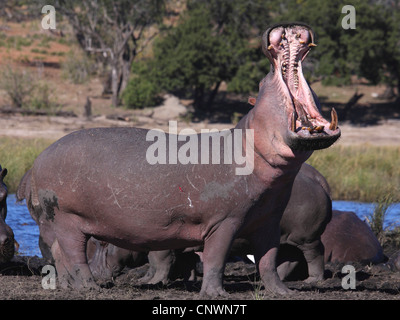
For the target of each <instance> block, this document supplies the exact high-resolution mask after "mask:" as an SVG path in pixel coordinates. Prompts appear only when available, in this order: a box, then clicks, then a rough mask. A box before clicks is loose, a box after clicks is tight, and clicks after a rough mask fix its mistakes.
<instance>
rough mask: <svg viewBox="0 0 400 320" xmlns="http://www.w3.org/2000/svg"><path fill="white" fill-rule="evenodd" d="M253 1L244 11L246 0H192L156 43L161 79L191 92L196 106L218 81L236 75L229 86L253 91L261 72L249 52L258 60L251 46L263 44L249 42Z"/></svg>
mask: <svg viewBox="0 0 400 320" xmlns="http://www.w3.org/2000/svg"><path fill="white" fill-rule="evenodd" d="M257 3H258V2H257V1H254V2H251V4H252V5H251V6H250V9H251V10H250V11H249V12H247V11H246V10H245V8H249V3H247V2H246V3H244V2H243V1H229V2H228V1H221V0H213V1H207V2H205V1H190V2H189V3H188V10H187V11H186V12H185V13H184V14H183V15H182V17H181V19H180V21H179V24H178V25H177V26H176V27H175V28H172V29H171V30H169V31H168V32H167V33H166V34H165V35H164V36H163V37H161V38H160V39H159V40H158V41H157V42H156V43H155V45H154V64H155V66H156V68H154V71H155V78H157V79H159V80H158V81H159V85H160V86H161V87H162V88H163V89H164V90H168V91H172V92H175V93H179V94H181V95H184V96H192V97H193V98H194V106H195V107H197V108H200V109H207V108H209V107H210V106H211V105H212V103H213V100H214V98H215V95H216V92H217V91H218V88H219V85H220V84H221V83H222V82H223V81H225V82H227V83H229V82H230V81H231V80H232V79H234V78H235V77H236V78H235V81H234V83H233V84H232V85H231V87H230V89H231V90H232V91H235V92H238V91H240V92H243V91H247V92H248V91H256V90H257V89H258V82H259V81H260V76H261V74H260V72H257V70H256V67H257V63H254V62H252V61H251V60H250V57H252V58H254V57H256V60H259V57H257V54H254V52H255V51H257V52H260V51H261V50H260V49H259V45H257V46H256V47H257V48H256V49H255V48H252V47H251V46H250V38H249V37H250V33H249V30H250V29H251V28H250V26H251V23H253V20H251V19H250V16H249V15H251V12H255V8H256V6H255V4H257ZM245 4H246V6H245ZM257 8H259V7H257ZM245 12H246V14H244V13H245ZM247 16H249V17H248V18H247ZM241 66H245V67H242V68H240V67H241ZM239 69H240V72H239V73H238V71H239ZM255 78H257V79H255ZM243 79H247V84H244V83H243Z"/></svg>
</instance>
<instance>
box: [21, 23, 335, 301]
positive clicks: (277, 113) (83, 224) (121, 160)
mask: <svg viewBox="0 0 400 320" xmlns="http://www.w3.org/2000/svg"><path fill="white" fill-rule="evenodd" d="M313 40H314V35H313V33H312V31H311V29H310V28H309V27H308V26H306V25H303V24H300V23H291V24H290V23H289V24H284V25H276V26H274V27H272V28H270V29H268V30H267V31H266V32H265V33H264V35H263V38H262V48H263V51H264V53H265V54H266V55H267V57H268V59H269V60H270V62H271V68H270V72H269V73H268V75H267V76H266V77H265V78H264V79H263V80H262V81H261V82H260V86H259V94H258V97H257V101H256V103H255V106H254V107H253V108H252V109H251V110H250V111H249V113H248V114H247V115H246V116H244V117H243V118H242V119H241V121H240V122H239V123H238V124H237V125H236V127H235V128H233V129H231V130H228V131H222V132H221V133H219V132H218V133H215V132H211V133H206V134H205V133H202V134H192V135H185V136H182V135H180V136H179V137H178V136H176V135H175V133H171V134H162V133H160V132H159V131H157V132H158V133H156V132H155V130H145V129H139V128H95V129H87V130H80V131H76V132H73V133H71V134H69V135H67V136H65V137H63V138H61V139H60V140H58V141H56V142H55V143H54V144H52V145H51V146H49V147H48V148H47V149H46V150H44V151H43V152H42V153H41V154H40V155H39V156H38V157H37V158H36V160H35V161H34V164H33V167H32V168H31V169H30V170H29V171H28V172H27V173H26V174H25V175H24V177H23V178H22V181H21V182H20V185H19V188H18V191H17V197H18V199H23V198H25V199H27V206H28V208H29V211H30V213H31V215H32V217H33V218H34V219H35V220H36V222H37V223H38V225H39V229H40V233H41V237H42V239H41V241H42V242H44V243H46V245H48V246H49V247H50V248H51V253H52V256H53V257H54V259H55V265H56V269H57V273H58V278H59V283H60V284H61V286H63V287H66V286H71V287H74V288H81V287H93V286H96V283H95V281H94V278H93V275H92V273H91V271H90V268H89V266H88V261H87V256H86V244H87V241H88V239H89V238H90V237H94V238H96V239H98V240H101V241H105V242H109V243H111V244H113V245H116V246H118V247H121V248H124V249H128V250H133V251H152V250H154V251H157V250H166V249H179V248H186V247H191V246H198V245H204V251H203V271H204V277H203V282H202V287H201V291H200V293H201V294H202V295H209V296H218V295H226V292H225V290H224V289H223V286H222V277H223V273H224V267H225V261H226V257H227V255H228V253H229V249H230V247H231V244H232V242H233V239H234V238H236V237H239V236H241V237H245V238H249V240H250V242H251V245H252V247H253V248H254V252H255V260H256V264H257V269H258V271H259V273H260V276H261V278H262V280H263V283H264V285H265V287H266V288H267V289H268V290H270V291H272V292H276V293H280V294H284V293H289V292H290V291H289V289H288V288H287V287H286V286H285V285H284V284H283V283H282V281H281V280H280V279H279V276H278V273H277V271H276V265H275V260H276V255H277V252H278V246H279V238H280V229H279V223H280V219H281V216H282V214H283V211H284V209H285V208H286V204H287V202H288V201H289V198H290V193H291V189H292V185H293V182H294V179H295V177H296V175H297V173H298V171H299V170H300V167H301V165H302V164H303V163H304V162H305V161H306V160H307V159H308V158H309V157H310V155H311V154H312V152H313V150H316V149H322V148H327V147H329V146H330V145H332V144H333V143H334V142H335V141H336V140H337V139H338V138H339V136H340V129H339V128H338V126H337V115H336V112H335V111H334V109H332V112H331V118H332V119H331V121H327V120H326V119H324V118H323V117H322V115H321V114H320V111H319V109H320V107H319V102H318V99H317V97H316V95H315V94H314V93H313V92H312V91H311V89H310V87H309V86H308V84H307V82H306V80H305V78H304V76H303V73H302V61H303V59H304V58H305V56H306V55H307V54H308V52H309V51H310V49H311V47H312V46H313ZM210 138H211V139H210ZM185 139H186V140H185ZM155 140H157V141H156V142H157V143H155V142H154V141H155ZM187 140H188V141H187ZM210 140H213V142H219V148H218V149H217V151H219V153H217V152H215V148H213V152H212V153H211V152H208V155H207V153H206V154H205V153H204V150H203V149H201V146H204V145H206V146H207V145H209V143H210ZM227 140H228V141H230V142H231V143H225V142H226V141H227ZM166 141H168V142H169V143H166ZM171 141H172V143H171ZM195 141H197V142H198V143H197V146H196V148H193V145H196V144H195V143H194V142H195ZM163 142H164V143H163ZM221 142H222V143H221ZM156 146H157V147H156ZM229 146H234V148H232V147H229ZM199 149H201V151H202V152H200V150H199ZM233 149H235V150H233ZM178 150H179V153H178ZM208 151H209V150H208ZM233 151H235V152H233ZM188 152H189V153H190V157H186V158H185V157H184V158H183V160H182V161H179V162H178V161H176V160H177V154H178V155H179V154H180V155H182V153H183V154H184V155H186V156H187V154H188ZM149 153H150V155H151V157H150V158H149ZM156 154H157V155H158V156H157V157H156ZM232 154H234V156H235V161H232V159H234V157H232ZM237 154H241V155H242V159H241V160H243V161H236V155H237ZM167 155H168V161H166V159H167ZM217 155H219V157H218V159H224V161H223V163H221V161H220V162H219V164H215V162H216V161H215V160H216V158H215V157H216V156H217ZM243 155H244V156H243ZM225 157H227V158H225ZM249 168H250V169H249Z"/></svg>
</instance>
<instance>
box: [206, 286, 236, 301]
mask: <svg viewBox="0 0 400 320" xmlns="http://www.w3.org/2000/svg"><path fill="white" fill-rule="evenodd" d="M200 296H201V297H210V298H216V297H228V296H229V293H228V292H226V291H225V290H224V289H223V288H222V287H213V286H210V285H209V286H204V285H203V286H202V287H201V291H200Z"/></svg>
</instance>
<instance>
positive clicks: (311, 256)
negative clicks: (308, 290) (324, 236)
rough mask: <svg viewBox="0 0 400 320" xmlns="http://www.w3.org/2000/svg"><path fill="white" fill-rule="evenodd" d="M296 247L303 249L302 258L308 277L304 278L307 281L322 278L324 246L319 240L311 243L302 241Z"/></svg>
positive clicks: (311, 281)
mask: <svg viewBox="0 0 400 320" xmlns="http://www.w3.org/2000/svg"><path fill="white" fill-rule="evenodd" d="M298 248H299V249H300V250H301V251H303V254H304V258H305V259H306V261H307V266H308V278H307V279H306V280H304V281H305V282H307V283H313V282H318V281H321V280H324V269H325V265H324V246H323V244H322V242H321V241H320V240H316V241H314V242H311V243H304V244H302V245H299V246H298Z"/></svg>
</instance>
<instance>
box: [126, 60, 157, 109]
mask: <svg viewBox="0 0 400 320" xmlns="http://www.w3.org/2000/svg"><path fill="white" fill-rule="evenodd" d="M132 72H133V73H134V74H133V76H131V79H130V80H129V82H128V84H127V86H126V88H125V90H124V92H123V93H122V100H123V103H124V105H125V106H126V107H127V108H129V109H140V108H144V107H152V106H155V105H157V104H158V103H159V102H160V99H159V96H158V94H159V87H158V86H157V84H156V81H153V80H152V79H151V71H150V63H146V62H145V61H143V62H142V63H133V65H132Z"/></svg>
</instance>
